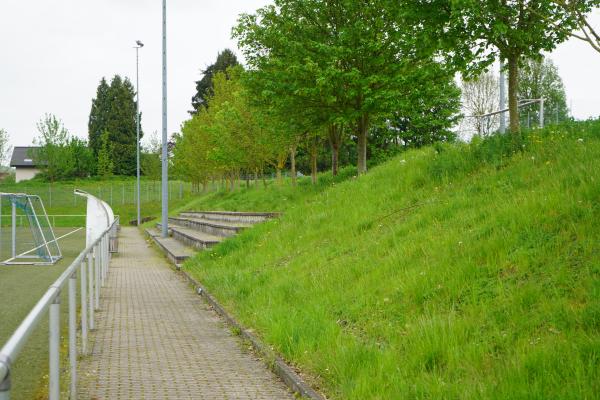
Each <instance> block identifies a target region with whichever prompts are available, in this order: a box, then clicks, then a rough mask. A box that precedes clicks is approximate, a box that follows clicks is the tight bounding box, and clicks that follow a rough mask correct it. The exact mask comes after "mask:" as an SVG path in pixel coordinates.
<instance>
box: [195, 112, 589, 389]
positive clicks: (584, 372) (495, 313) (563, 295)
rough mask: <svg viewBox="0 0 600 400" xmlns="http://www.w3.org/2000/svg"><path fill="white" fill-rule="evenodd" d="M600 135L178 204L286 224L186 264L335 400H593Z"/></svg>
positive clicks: (541, 135)
mask: <svg viewBox="0 0 600 400" xmlns="http://www.w3.org/2000/svg"><path fill="white" fill-rule="evenodd" d="M599 200H600V122H599V121H590V122H586V123H577V124H568V125H563V126H559V127H551V128H548V129H546V130H543V131H531V132H528V133H526V134H525V135H524V139H523V143H522V146H520V148H519V149H515V148H514V146H513V145H511V144H510V141H509V140H507V139H506V138H504V137H493V138H489V139H486V140H476V141H474V143H473V144H469V145H466V144H465V145H441V146H434V147H430V148H425V149H421V150H416V151H410V152H407V153H405V154H403V155H401V156H400V157H397V158H395V159H393V160H391V161H390V162H388V163H386V164H384V165H381V166H379V167H377V168H374V169H373V170H372V171H371V172H369V174H368V175H366V176H363V177H360V178H357V179H352V178H350V179H347V180H345V181H344V182H336V183H335V184H334V182H328V183H326V184H325V183H324V184H323V186H320V187H317V188H313V187H311V186H310V185H307V186H300V187H299V188H297V189H290V188H278V187H275V186H274V187H272V188H270V189H268V190H266V191H265V190H262V191H259V190H257V189H250V190H240V191H238V192H235V193H233V194H218V195H213V196H207V197H205V198H202V199H200V200H198V202H197V203H196V204H193V205H191V206H190V208H205V209H206V208H212V209H227V208H234V209H239V210H244V209H245V210H269V211H270V210H282V211H285V214H284V215H283V216H282V217H281V218H280V219H278V220H273V221H270V222H267V223H264V224H262V225H259V226H256V227H255V228H253V229H251V230H248V231H246V232H244V233H243V234H241V235H240V236H238V237H236V238H233V239H231V240H228V241H226V242H224V243H222V244H221V245H219V246H217V247H215V248H214V249H213V250H212V251H207V252H202V253H199V254H198V255H197V256H196V257H195V258H193V259H191V260H189V261H188V262H187V263H186V264H185V265H184V268H185V269H186V270H188V271H190V272H191V273H192V274H193V275H194V276H195V277H196V278H198V279H199V280H200V281H202V282H203V283H204V284H205V285H206V286H207V287H208V289H209V290H210V291H211V292H213V293H214V294H215V295H216V297H217V298H218V299H219V301H220V302H222V303H223V304H224V305H225V306H226V308H227V309H229V310H230V311H231V312H232V313H233V314H234V315H236V316H237V317H238V318H239V319H240V320H241V321H242V323H243V324H245V325H246V326H249V327H251V328H253V329H254V330H255V331H256V332H257V334H259V335H260V336H261V337H262V339H263V340H264V341H266V342H267V343H268V344H270V345H271V346H273V348H274V349H276V350H277V351H278V352H279V353H280V354H281V355H282V356H283V357H284V358H285V359H287V360H288V361H289V362H291V363H292V364H294V365H296V366H298V367H299V368H300V369H301V370H302V371H304V372H306V373H307V375H308V376H310V378H309V379H310V380H311V382H312V383H313V384H314V385H315V386H317V387H319V388H320V389H321V390H322V391H323V392H325V393H326V394H327V395H328V396H330V397H331V398H335V399H398V398H424V399H437V398H448V399H476V398H477V399H478V398H487V399H495V398H498V399H507V398H511V399H515V398H516V399H519V398H523V399H525V398H526V399H548V398H553V399H559V398H560V399H563V398H564V399H592V398H598V393H600V335H599V330H600V279H599V278H600V246H599V245H598V243H599V240H600V201H599Z"/></svg>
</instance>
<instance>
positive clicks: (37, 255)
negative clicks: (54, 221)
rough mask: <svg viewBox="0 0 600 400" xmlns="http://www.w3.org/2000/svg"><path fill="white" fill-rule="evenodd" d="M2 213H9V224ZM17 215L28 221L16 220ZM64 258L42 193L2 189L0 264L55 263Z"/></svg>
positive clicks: (0, 197)
mask: <svg viewBox="0 0 600 400" xmlns="http://www.w3.org/2000/svg"><path fill="white" fill-rule="evenodd" d="M3 214H4V215H8V216H9V221H10V222H9V224H4V223H3V222H4V218H2V215H3ZM17 219H20V220H21V221H25V222H22V223H21V224H17ZM5 225H6V226H5ZM61 258H62V253H61V251H60V247H59V245H58V241H57V239H56V237H55V235H54V230H53V229H52V225H51V224H50V221H49V219H48V215H47V213H46V209H45V208H44V203H43V202H42V200H41V199H40V197H39V196H36V195H30V194H26V193H0V260H1V261H0V264H3V265H52V264H54V263H56V262H57V261H58V260H60V259H61Z"/></svg>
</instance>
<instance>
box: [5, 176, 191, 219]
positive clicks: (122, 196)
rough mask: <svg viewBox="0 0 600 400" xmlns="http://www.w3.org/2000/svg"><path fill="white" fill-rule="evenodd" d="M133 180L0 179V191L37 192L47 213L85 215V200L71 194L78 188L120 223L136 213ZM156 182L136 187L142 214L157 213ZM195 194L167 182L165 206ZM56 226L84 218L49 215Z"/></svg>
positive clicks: (176, 204)
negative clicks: (108, 208) (102, 204)
mask: <svg viewBox="0 0 600 400" xmlns="http://www.w3.org/2000/svg"><path fill="white" fill-rule="evenodd" d="M135 186H136V184H135V179H133V178H122V177H114V178H112V179H109V180H104V181H102V180H98V179H84V180H79V181H66V182H54V183H52V184H50V183H48V182H42V181H38V180H31V181H23V182H19V183H3V182H0V191H2V192H4V193H27V194H33V195H38V196H40V198H41V199H42V201H43V202H44V207H45V208H46V212H47V213H48V214H49V215H85V212H86V201H85V199H84V198H83V197H80V196H76V195H74V194H73V191H74V189H80V190H83V191H86V192H88V193H91V194H93V195H94V196H96V197H99V198H101V199H102V200H104V201H106V202H107V203H108V204H109V205H110V206H111V207H112V209H113V211H114V212H115V214H116V215H119V216H120V217H121V221H122V223H123V224H124V225H126V224H128V223H129V221H132V220H134V219H135V218H136V216H137V207H136V188H135ZM160 190H161V188H160V182H154V181H149V180H146V179H143V180H142V182H141V190H140V204H141V214H142V217H146V216H157V215H160V210H161V205H160V196H161V194H160ZM195 197H197V194H196V193H193V192H192V191H191V185H190V184H189V183H185V182H179V181H171V182H169V202H170V204H169V206H170V207H180V206H182V205H184V204H186V203H188V202H190V201H191V200H192V199H194V198H195ZM2 211H3V215H4V217H3V218H2V222H3V224H4V225H8V224H9V219H8V215H9V212H10V211H9V208H8V205H7V204H5V205H4V207H3V210H2ZM50 219H51V221H50V223H51V224H56V226H64V227H70V226H83V225H85V217H56V218H52V217H51V218H50Z"/></svg>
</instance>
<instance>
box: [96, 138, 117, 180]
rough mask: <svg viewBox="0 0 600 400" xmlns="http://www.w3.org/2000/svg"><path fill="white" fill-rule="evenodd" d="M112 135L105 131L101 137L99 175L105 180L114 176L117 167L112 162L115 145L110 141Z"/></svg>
mask: <svg viewBox="0 0 600 400" xmlns="http://www.w3.org/2000/svg"><path fill="white" fill-rule="evenodd" d="M110 136H111V135H110V133H109V132H108V131H104V133H102V135H101V136H100V150H99V151H98V175H99V176H101V177H103V178H109V177H111V176H112V174H113V171H114V168H115V165H114V163H113V161H112V158H111V154H112V152H113V149H112V148H113V146H114V144H113V143H111V141H110Z"/></svg>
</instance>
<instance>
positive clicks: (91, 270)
mask: <svg viewBox="0 0 600 400" xmlns="http://www.w3.org/2000/svg"><path fill="white" fill-rule="evenodd" d="M87 266H88V296H89V301H88V307H89V311H90V315H89V317H90V329H91V330H94V328H95V324H94V265H93V259H92V252H89V253H88V265H87Z"/></svg>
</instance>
